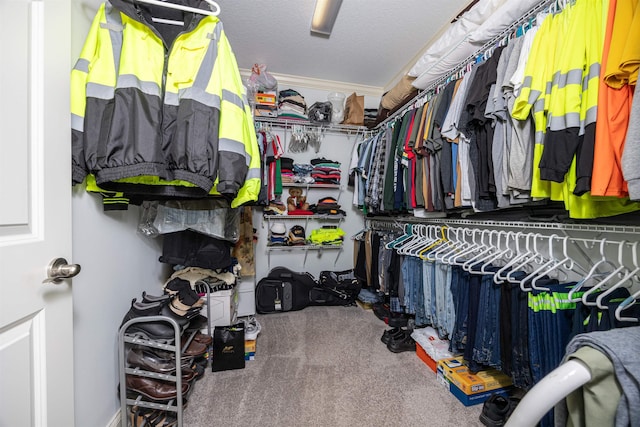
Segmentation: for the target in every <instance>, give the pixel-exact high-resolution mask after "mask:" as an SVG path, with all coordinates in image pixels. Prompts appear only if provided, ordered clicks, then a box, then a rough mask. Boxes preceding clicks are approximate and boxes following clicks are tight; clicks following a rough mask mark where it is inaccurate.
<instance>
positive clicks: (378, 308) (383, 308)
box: [372, 303, 391, 323]
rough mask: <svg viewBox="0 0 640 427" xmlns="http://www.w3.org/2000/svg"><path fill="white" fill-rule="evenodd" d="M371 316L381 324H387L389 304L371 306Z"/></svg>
mask: <svg viewBox="0 0 640 427" xmlns="http://www.w3.org/2000/svg"><path fill="white" fill-rule="evenodd" d="M372 308H373V314H375V315H376V317H377V318H378V319H380V320H382V321H383V322H385V323H387V322H388V321H389V316H391V310H390V309H389V304H386V303H375V304H373V307H372Z"/></svg>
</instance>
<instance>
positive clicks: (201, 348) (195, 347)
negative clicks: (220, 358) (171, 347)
mask: <svg viewBox="0 0 640 427" xmlns="http://www.w3.org/2000/svg"><path fill="white" fill-rule="evenodd" d="M186 343H187V338H186V337H182V354H183V355H185V356H194V357H195V356H202V355H203V354H205V353H206V352H207V346H206V345H204V344H202V343H200V342H198V341H196V340H191V342H190V343H189V345H188V346H187V348H184V346H185V344H186Z"/></svg>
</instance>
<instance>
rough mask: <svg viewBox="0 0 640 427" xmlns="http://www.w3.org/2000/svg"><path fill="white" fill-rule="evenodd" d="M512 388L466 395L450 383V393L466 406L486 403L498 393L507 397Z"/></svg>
mask: <svg viewBox="0 0 640 427" xmlns="http://www.w3.org/2000/svg"><path fill="white" fill-rule="evenodd" d="M510 388H511V387H506V388H498V389H495V390H488V391H483V392H480V393H474V394H465V393H464V392H463V391H462V390H460V389H459V388H458V387H456V385H455V384H453V383H449V391H450V392H451V394H453V395H454V396H455V397H456V399H458V400H459V401H460V403H462V404H463V405H464V406H472V405H478V404H480V403H484V402H486V401H487V399H489V397H491V395H492V394H494V393H497V394H500V395H502V396H505V397H506V396H507V393H508V391H509V389H510Z"/></svg>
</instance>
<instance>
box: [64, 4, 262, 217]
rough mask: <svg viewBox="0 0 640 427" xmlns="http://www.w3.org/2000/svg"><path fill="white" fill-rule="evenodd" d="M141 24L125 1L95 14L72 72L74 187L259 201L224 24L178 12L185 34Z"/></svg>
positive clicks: (255, 164) (142, 12)
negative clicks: (90, 180) (91, 181)
mask: <svg viewBox="0 0 640 427" xmlns="http://www.w3.org/2000/svg"><path fill="white" fill-rule="evenodd" d="M194 1H196V3H199V1H197V0H194ZM191 6H192V7H197V6H198V5H191ZM149 22H152V21H151V16H150V14H149V13H148V10H146V9H144V8H141V7H140V5H139V4H135V3H134V2H126V1H123V0H111V1H110V2H105V3H104V4H102V5H101V6H100V8H99V10H98V12H97V14H96V16H95V18H94V21H93V23H92V25H91V28H90V30H89V34H88V36H87V38H86V41H85V45H84V47H83V49H82V52H81V54H80V58H79V59H78V61H77V63H76V65H75V67H74V68H73V71H72V73H71V110H72V111H71V113H72V146H73V148H72V153H73V154H72V162H73V183H74V184H77V183H80V182H82V181H83V180H84V179H85V177H86V176H87V175H88V174H92V175H94V176H95V183H96V185H98V186H100V187H101V188H104V189H108V190H112V191H121V190H122V191H125V194H126V192H127V190H130V189H131V188H133V187H132V186H135V187H136V191H145V190H140V188H141V187H144V188H146V189H148V190H149V191H150V193H151V194H158V193H160V194H163V195H165V194H167V189H168V188H170V189H171V190H170V191H169V193H172V194H175V195H190V196H192V197H193V196H198V195H199V196H206V195H207V194H222V195H224V196H225V197H227V198H229V199H233V202H232V206H238V205H240V204H243V203H246V202H249V201H255V200H257V196H258V193H259V190H260V153H259V149H258V145H257V139H256V135H255V128H254V124H253V119H252V116H251V109H250V107H249V104H248V102H247V98H246V92H245V89H244V86H243V84H242V80H241V78H240V73H239V71H238V66H237V63H236V59H235V56H234V54H233V52H232V50H231V47H230V45H229V41H228V40H227V37H226V34H225V32H224V29H223V27H222V23H221V22H220V21H219V20H218V18H217V17H214V16H206V15H201V14H196V13H185V14H184V22H185V29H184V31H181V32H179V33H178V34H176V33H175V30H174V31H173V34H171V33H167V32H164V31H163V32H162V34H161V33H160V32H158V30H157V29H156V28H155V27H154V25H150V24H148V23H149ZM174 28H175V27H174ZM163 35H164V37H163ZM172 37H173V40H170V39H171V38H172ZM162 187H166V188H163V189H162V190H159V189H160V188H162ZM183 190H185V191H186V192H185V193H184V194H182V191H183Z"/></svg>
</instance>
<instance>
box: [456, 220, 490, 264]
mask: <svg viewBox="0 0 640 427" xmlns="http://www.w3.org/2000/svg"><path fill="white" fill-rule="evenodd" d="M484 231H486V230H479V229H473V230H472V232H471V244H470V245H469V246H467V248H466V249H465V250H463V251H460V252H458V253H457V254H456V255H454V256H453V258H450V261H451V262H450V264H451V265H460V266H461V265H462V264H464V263H465V260H464V257H466V256H467V255H468V254H471V253H473V252H474V251H476V250H478V248H481V247H482V246H483V244H482V236H483V233H484ZM478 236H479V240H477V239H478Z"/></svg>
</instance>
